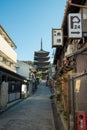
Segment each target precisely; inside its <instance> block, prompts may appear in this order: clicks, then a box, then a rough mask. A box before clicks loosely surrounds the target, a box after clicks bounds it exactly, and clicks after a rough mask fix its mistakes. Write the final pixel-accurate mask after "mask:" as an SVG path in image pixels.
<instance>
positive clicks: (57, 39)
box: [52, 29, 63, 47]
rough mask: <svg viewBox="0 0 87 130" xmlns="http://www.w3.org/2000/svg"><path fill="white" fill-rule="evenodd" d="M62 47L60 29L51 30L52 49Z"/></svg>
mask: <svg viewBox="0 0 87 130" xmlns="http://www.w3.org/2000/svg"><path fill="white" fill-rule="evenodd" d="M62 45H63V31H62V29H52V47H57V46H62Z"/></svg>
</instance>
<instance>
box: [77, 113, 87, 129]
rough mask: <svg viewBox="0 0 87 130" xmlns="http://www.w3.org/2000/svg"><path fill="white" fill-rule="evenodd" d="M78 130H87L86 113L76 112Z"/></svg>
mask: <svg viewBox="0 0 87 130" xmlns="http://www.w3.org/2000/svg"><path fill="white" fill-rule="evenodd" d="M76 130H87V129H86V116H85V112H84V111H77V112H76Z"/></svg>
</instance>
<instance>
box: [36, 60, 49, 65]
mask: <svg viewBox="0 0 87 130" xmlns="http://www.w3.org/2000/svg"><path fill="white" fill-rule="evenodd" d="M49 64H50V62H37V61H34V65H38V66H46V65H49Z"/></svg>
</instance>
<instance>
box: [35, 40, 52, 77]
mask: <svg viewBox="0 0 87 130" xmlns="http://www.w3.org/2000/svg"><path fill="white" fill-rule="evenodd" d="M49 58H50V57H49V52H47V51H44V50H43V48H42V40H41V49H40V50H39V51H35V52H34V65H36V70H37V71H41V72H42V78H46V74H47V73H48V71H49V65H50V62H49Z"/></svg>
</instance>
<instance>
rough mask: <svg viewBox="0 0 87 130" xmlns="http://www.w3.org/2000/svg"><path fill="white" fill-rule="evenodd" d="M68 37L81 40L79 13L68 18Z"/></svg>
mask: <svg viewBox="0 0 87 130" xmlns="http://www.w3.org/2000/svg"><path fill="white" fill-rule="evenodd" d="M68 37H69V38H81V37H82V22H81V14H80V13H72V14H69V16H68Z"/></svg>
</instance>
